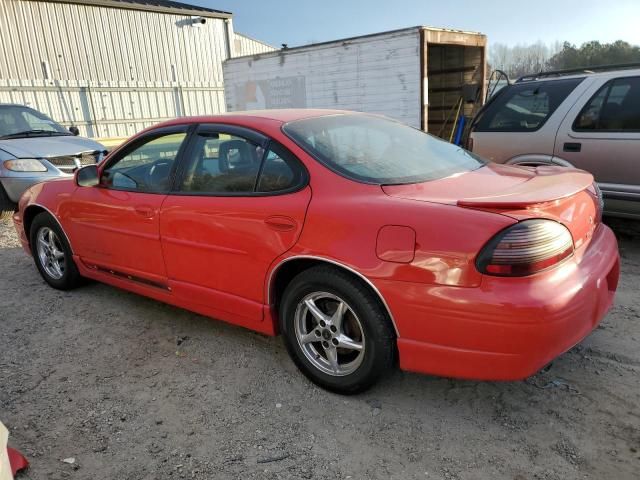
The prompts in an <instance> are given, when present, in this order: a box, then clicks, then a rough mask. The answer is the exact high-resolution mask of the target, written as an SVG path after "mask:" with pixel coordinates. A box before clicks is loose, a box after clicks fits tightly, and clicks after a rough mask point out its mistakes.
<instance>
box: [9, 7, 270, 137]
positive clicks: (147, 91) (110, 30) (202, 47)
mask: <svg viewBox="0 0 640 480" xmlns="http://www.w3.org/2000/svg"><path fill="white" fill-rule="evenodd" d="M236 48H237V49H238V50H239V52H240V53H241V54H243V55H245V54H249V53H258V52H265V51H270V50H275V49H274V48H273V47H270V46H269V45H267V44H264V43H263V42H258V41H256V40H253V39H251V38H249V37H246V36H241V35H236V34H235V33H234V31H233V23H232V14H231V13H229V12H223V11H220V10H214V9H211V8H203V7H196V6H191V5H186V4H183V3H178V2H173V1H168V0H94V1H85V0H49V1H42V0H0V102H10V103H22V104H26V105H29V106H31V107H33V108H36V109H37V110H40V111H43V112H45V113H47V114H48V115H50V116H51V117H53V118H54V119H56V120H58V121H60V122H62V123H64V124H65V125H72V124H75V125H77V126H78V127H79V128H80V131H81V133H82V134H83V135H87V136H91V137H121V136H128V135H131V134H133V133H135V132H136V131H138V130H140V129H142V128H144V127H146V126H149V125H151V124H153V123H156V122H158V121H162V120H164V119H167V118H173V117H176V116H181V115H198V114H205V113H206V114H209V113H218V112H223V111H225V103H224V92H223V78H222V62H223V61H224V60H225V59H227V58H230V57H233V56H235V50H236Z"/></svg>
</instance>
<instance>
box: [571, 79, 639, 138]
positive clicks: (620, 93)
mask: <svg viewBox="0 0 640 480" xmlns="http://www.w3.org/2000/svg"><path fill="white" fill-rule="evenodd" d="M573 129H574V130H576V131H593V132H596V131H602V132H637V131H640V77H628V78H617V79H615V80H611V81H609V82H607V83H605V84H604V85H603V86H602V88H600V90H598V91H597V92H596V94H595V95H594V96H593V97H591V100H589V103H587V104H586V105H585V107H584V108H583V109H582V111H581V112H580V115H578V117H577V118H576V121H575V122H574V124H573Z"/></svg>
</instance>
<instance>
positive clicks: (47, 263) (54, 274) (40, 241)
mask: <svg viewBox="0 0 640 480" xmlns="http://www.w3.org/2000/svg"><path fill="white" fill-rule="evenodd" d="M36 250H37V253H38V259H39V260H40V265H41V266H42V268H43V269H44V271H45V272H46V274H47V275H49V276H50V277H51V278H52V279H54V280H60V279H61V278H62V277H63V276H64V271H65V255H64V249H63V248H62V242H61V241H60V239H59V238H58V235H57V234H56V232H54V231H53V230H52V229H51V228H49V227H42V228H41V229H40V230H38V235H37V239H36Z"/></svg>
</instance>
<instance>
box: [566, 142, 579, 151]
mask: <svg viewBox="0 0 640 480" xmlns="http://www.w3.org/2000/svg"><path fill="white" fill-rule="evenodd" d="M562 150H563V151H565V152H579V151H580V150H582V144H581V143H571V142H567V143H565V144H564V147H563V148H562Z"/></svg>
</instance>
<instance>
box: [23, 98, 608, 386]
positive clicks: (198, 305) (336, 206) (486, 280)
mask: <svg viewBox="0 0 640 480" xmlns="http://www.w3.org/2000/svg"><path fill="white" fill-rule="evenodd" d="M601 211H602V198H601V196H600V193H599V190H598V188H597V186H596V185H595V184H594V183H593V178H592V177H591V175H590V174H588V173H586V172H583V171H579V170H572V169H566V168H559V167H558V168H556V167H538V168H533V167H512V166H505V165H495V164H491V163H486V162H485V161H483V160H482V159H480V158H478V157H476V156H475V155H474V154H472V153H470V152H467V151H465V150H463V149H461V148H459V147H456V146H454V145H450V144H448V143H446V142H444V141H442V140H440V139H437V138H435V137H433V136H431V135H428V134H426V133H423V132H421V131H419V130H416V129H413V128H410V127H407V126H404V125H402V124H400V123H397V122H395V121H392V120H389V119H386V118H383V117H379V116H373V115H366V114H358V113H352V112H344V111H328V110H276V111H259V112H245V113H234V114H227V115H220V116H209V117H197V118H195V117H193V118H181V119H176V120H173V121H170V122H167V123H163V124H161V125H157V126H154V127H152V128H149V129H147V130H145V131H143V132H142V133H140V134H138V135H136V136H135V137H133V138H132V139H130V140H129V141H128V142H126V143H125V144H124V145H122V146H121V147H119V148H118V149H117V150H115V151H113V152H112V153H111V154H110V155H108V156H107V157H106V158H105V159H104V161H103V162H101V164H100V165H98V166H95V165H91V166H87V167H84V168H81V169H79V170H78V171H77V172H76V175H75V178H70V179H63V180H55V181H50V182H46V183H41V184H38V185H35V186H33V187H32V188H30V189H29V190H28V191H27V192H26V193H25V194H24V195H23V197H22V199H21V200H20V204H19V211H18V213H17V214H16V215H15V217H14V220H15V225H16V228H17V230H18V232H19V234H20V238H21V241H22V244H23V245H24V248H25V250H26V251H27V252H29V253H32V254H33V257H34V259H35V263H36V266H37V268H38V270H39V271H40V273H41V274H42V276H43V278H44V279H45V280H46V281H47V282H48V283H49V284H50V285H51V286H52V287H55V288H59V289H69V288H72V287H75V286H77V285H78V284H79V283H80V281H81V279H82V277H86V278H91V279H95V280H98V281H101V282H104V283H108V284H111V285H114V286H116V287H120V288H124V289H126V290H131V291H133V292H136V293H139V294H142V295H146V296H149V297H152V298H155V299H157V300H160V301H163V302H167V303H170V304H173V305H177V306H180V307H183V308H186V309H189V310H192V311H194V312H198V313H200V314H203V315H207V316H210V317H215V318H217V319H221V320H224V321H227V322H230V323H233V324H236V325H241V326H243V327H247V328H250V329H253V330H256V331H259V332H262V333H265V334H268V335H275V334H277V333H281V334H282V335H283V337H284V339H285V343H286V345H287V348H288V350H289V353H290V354H291V357H292V358H293V360H294V362H295V363H296V364H297V366H298V367H299V368H300V370H302V372H303V373H304V374H305V375H307V376H308V377H309V378H310V379H311V380H312V381H314V382H316V383H317V384H319V385H321V386H323V387H325V388H328V389H330V390H333V391H337V392H341V393H354V392H357V391H361V390H363V389H365V388H367V387H368V386H370V385H372V384H373V383H374V382H375V381H376V380H377V379H378V378H379V377H380V376H381V375H383V374H384V373H385V372H387V371H389V370H390V369H391V368H392V367H393V366H394V364H395V362H396V361H397V359H399V364H400V368H401V369H403V370H410V371H415V372H422V373H428V374H435V375H443V376H449V377H459V378H469V379H486V380H515V379H522V378H525V377H527V376H529V375H531V374H533V373H535V372H536V371H538V370H539V369H540V368H542V367H543V366H545V365H546V364H547V363H549V362H550V361H551V360H553V359H554V358H555V357H556V356H558V355H560V354H561V353H563V352H565V351H566V350H568V349H569V348H571V347H572V346H573V345H575V344H576V343H577V342H579V341H581V340H582V339H583V338H584V337H585V336H586V335H588V334H589V333H590V332H591V331H592V330H593V329H594V328H595V327H596V325H597V324H598V322H599V321H600V320H601V319H602V317H603V316H604V315H605V313H606V312H607V310H608V309H609V308H610V307H611V304H612V301H613V297H614V294H615V290H616V287H617V284H618V275H619V257H618V249H617V243H616V239H615V237H614V235H613V234H612V232H611V230H609V228H607V227H606V226H605V225H604V224H602V223H601Z"/></svg>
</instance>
